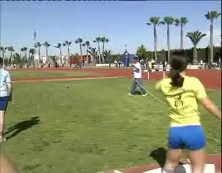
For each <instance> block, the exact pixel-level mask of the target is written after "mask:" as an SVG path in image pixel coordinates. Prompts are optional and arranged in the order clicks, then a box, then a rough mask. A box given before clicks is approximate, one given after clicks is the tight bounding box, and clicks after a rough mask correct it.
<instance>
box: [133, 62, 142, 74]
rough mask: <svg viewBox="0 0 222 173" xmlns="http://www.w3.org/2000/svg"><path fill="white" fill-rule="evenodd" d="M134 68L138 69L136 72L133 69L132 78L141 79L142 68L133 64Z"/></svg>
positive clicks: (138, 64) (137, 64)
mask: <svg viewBox="0 0 222 173" xmlns="http://www.w3.org/2000/svg"><path fill="white" fill-rule="evenodd" d="M134 66H135V67H136V68H137V69H139V70H138V71H137V70H136V68H135V67H134V68H133V71H134V72H133V76H134V78H142V68H141V65H140V63H139V62H137V63H135V64H134Z"/></svg>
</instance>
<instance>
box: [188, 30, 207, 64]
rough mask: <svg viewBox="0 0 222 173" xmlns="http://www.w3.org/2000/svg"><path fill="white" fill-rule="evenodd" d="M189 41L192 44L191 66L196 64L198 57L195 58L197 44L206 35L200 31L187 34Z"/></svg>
mask: <svg viewBox="0 0 222 173" xmlns="http://www.w3.org/2000/svg"><path fill="white" fill-rule="evenodd" d="M186 36H187V37H188V38H189V39H190V41H191V42H192V43H193V64H197V63H198V56H197V44H198V43H199V42H200V40H201V39H202V38H203V37H205V36H206V34H204V33H202V32H200V31H194V32H188V33H187V35H186Z"/></svg>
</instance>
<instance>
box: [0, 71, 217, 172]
mask: <svg viewBox="0 0 222 173" xmlns="http://www.w3.org/2000/svg"><path fill="white" fill-rule="evenodd" d="M13 73H14V74H13V75H14V76H16V75H18V76H19V78H22V76H26V73H27V72H23V74H22V75H21V74H17V73H16V72H13ZM64 73H65V72H64ZM29 75H30V74H29ZM41 75H42V74H41ZM41 75H40V76H41ZM67 75H69V74H67ZM80 75H81V74H80ZM33 76H36V74H35V75H33ZM37 76H38V75H37ZM43 76H47V75H46V74H43ZM145 86H146V87H147V88H148V89H149V90H150V91H151V92H152V93H153V94H155V95H156V96H158V97H159V98H161V99H162V98H163V97H162V96H161V94H160V93H158V92H157V91H155V90H154V83H153V82H147V81H146V82H145ZM130 87H131V81H130V80H129V79H127V78H118V79H93V80H75V81H60V82H58V81H56V82H55V81H54V82H36V83H15V84H14V95H13V101H12V102H11V103H10V105H9V109H8V112H7V129H8V133H7V137H8V141H7V143H5V144H4V146H3V152H4V153H6V154H7V155H9V156H10V158H11V159H12V160H13V161H14V162H15V163H16V165H17V166H18V168H19V170H20V171H21V172H22V173H40V172H41V173H49V172H53V173H96V172H99V171H103V170H109V169H115V168H123V167H129V166H134V165H143V164H146V163H151V162H153V161H154V160H156V159H157V158H153V157H152V156H151V153H152V152H153V151H155V150H156V149H158V148H161V147H163V148H166V143H167V129H168V116H167V109H166V107H165V105H162V104H161V103H160V102H158V101H157V100H155V99H153V98H152V97H150V96H147V97H141V96H139V95H138V96H134V97H130V96H128V95H127V93H128V91H129V89H130ZM208 94H209V97H210V98H212V99H213V100H214V101H215V103H216V104H217V105H218V106H220V105H221V103H220V102H221V98H220V96H221V92H220V91H213V90H208ZM201 113H202V123H203V126H204V128H205V131H206V134H207V141H208V145H207V150H208V152H209V153H218V152H220V147H221V146H220V144H218V143H217V142H216V141H215V140H214V139H213V138H215V139H218V140H219V141H220V135H221V127H220V122H219V121H218V120H217V119H215V118H214V117H212V116H211V115H210V114H209V113H207V112H206V111H204V110H203V109H202V108H201Z"/></svg>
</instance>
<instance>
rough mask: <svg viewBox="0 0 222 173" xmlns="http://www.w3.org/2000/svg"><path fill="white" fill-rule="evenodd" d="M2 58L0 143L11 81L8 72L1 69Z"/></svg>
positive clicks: (0, 77)
mask: <svg viewBox="0 0 222 173" xmlns="http://www.w3.org/2000/svg"><path fill="white" fill-rule="evenodd" d="M2 66H3V59H2V58H0V143H1V142H4V141H5V138H3V134H4V125H5V112H6V109H7V106H8V102H9V101H11V98H12V83H11V78H10V74H9V72H8V71H6V70H4V69H3V67H2Z"/></svg>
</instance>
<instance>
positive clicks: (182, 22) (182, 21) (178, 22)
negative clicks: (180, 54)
mask: <svg viewBox="0 0 222 173" xmlns="http://www.w3.org/2000/svg"><path fill="white" fill-rule="evenodd" d="M187 23H188V19H187V18H186V17H181V18H179V19H175V25H176V26H180V49H181V50H183V49H184V44H183V37H184V36H183V27H184V25H186V24H187Z"/></svg>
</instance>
